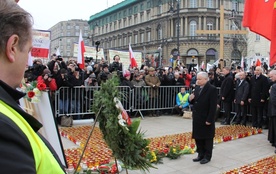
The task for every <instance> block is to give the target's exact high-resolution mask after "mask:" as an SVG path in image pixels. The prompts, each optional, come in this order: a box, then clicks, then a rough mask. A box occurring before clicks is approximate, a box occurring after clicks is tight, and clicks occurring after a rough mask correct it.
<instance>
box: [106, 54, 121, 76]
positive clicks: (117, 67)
mask: <svg viewBox="0 0 276 174" xmlns="http://www.w3.org/2000/svg"><path fill="white" fill-rule="evenodd" d="M113 60H114V61H113V63H112V64H111V65H110V66H109V72H110V73H112V72H113V71H123V67H122V64H121V63H120V56H119V55H115V56H114V57H113Z"/></svg>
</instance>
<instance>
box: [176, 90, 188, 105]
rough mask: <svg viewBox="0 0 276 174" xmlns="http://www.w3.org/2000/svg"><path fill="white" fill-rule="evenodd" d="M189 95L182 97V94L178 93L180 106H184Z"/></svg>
mask: <svg viewBox="0 0 276 174" xmlns="http://www.w3.org/2000/svg"><path fill="white" fill-rule="evenodd" d="M188 97H189V93H186V94H185V95H184V96H182V94H181V92H180V93H178V98H179V100H180V104H181V105H183V104H185V103H186V102H187V101H188Z"/></svg>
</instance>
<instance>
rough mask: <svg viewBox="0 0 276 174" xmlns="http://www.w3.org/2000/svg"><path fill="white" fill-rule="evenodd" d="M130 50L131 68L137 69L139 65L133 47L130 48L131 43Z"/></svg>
mask: <svg viewBox="0 0 276 174" xmlns="http://www.w3.org/2000/svg"><path fill="white" fill-rule="evenodd" d="M128 50H129V59H130V66H131V68H133V67H137V66H138V65H137V62H136V60H135V57H134V54H133V51H132V48H131V46H130V43H129V47H128Z"/></svg>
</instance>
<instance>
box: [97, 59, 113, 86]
mask: <svg viewBox="0 0 276 174" xmlns="http://www.w3.org/2000/svg"><path fill="white" fill-rule="evenodd" d="M111 77H112V75H111V74H110V72H109V70H108V65H107V64H103V65H102V71H101V72H100V73H99V75H98V84H99V86H101V83H102V82H105V81H106V80H107V79H111Z"/></svg>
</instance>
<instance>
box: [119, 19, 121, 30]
mask: <svg viewBox="0 0 276 174" xmlns="http://www.w3.org/2000/svg"><path fill="white" fill-rule="evenodd" d="M120 28H121V21H119V23H118V29H120Z"/></svg>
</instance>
